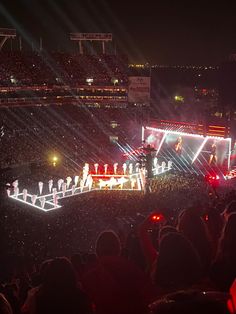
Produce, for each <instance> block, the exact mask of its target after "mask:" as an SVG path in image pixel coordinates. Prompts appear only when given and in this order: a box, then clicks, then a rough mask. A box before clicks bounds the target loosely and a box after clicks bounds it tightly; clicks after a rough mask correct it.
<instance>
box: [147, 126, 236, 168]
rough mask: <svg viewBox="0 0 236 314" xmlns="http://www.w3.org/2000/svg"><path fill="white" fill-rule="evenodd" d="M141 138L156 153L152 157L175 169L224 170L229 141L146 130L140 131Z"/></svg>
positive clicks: (228, 152) (173, 132) (158, 130)
mask: <svg viewBox="0 0 236 314" xmlns="http://www.w3.org/2000/svg"><path fill="white" fill-rule="evenodd" d="M143 136H144V141H145V144H146V145H151V146H152V147H153V148H154V149H155V150H156V156H157V157H158V158H159V159H161V160H166V161H168V160H172V161H173V163H174V167H175V168H176V169H179V170H188V169H189V168H193V167H194V168H195V167H197V168H198V169H202V170H203V172H208V171H209V169H211V168H213V167H217V168H220V169H223V168H224V169H227V168H228V162H229V157H230V156H229V154H230V143H231V140H230V139H224V138H213V137H210V136H206V137H204V136H201V135H197V134H188V133H184V132H176V131H165V130H160V129H154V128H149V127H146V128H144V133H143ZM204 170H206V171H204Z"/></svg>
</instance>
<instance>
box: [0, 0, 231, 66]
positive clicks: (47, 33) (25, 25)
mask: <svg viewBox="0 0 236 314" xmlns="http://www.w3.org/2000/svg"><path fill="white" fill-rule="evenodd" d="M219 2H220V3H217V2H213V1H207V0H205V1H204V2H203V1H188V2H187V1H186V2H183V1H170V0H169V1H168V0H162V1H159V0H156V1H148V0H146V1H144V0H137V1H129V0H126V1H123V0H120V1H119V0H116V1H114V0H110V1H109V0H91V1H80V0H57V1H55V0H48V1H43V0H41V1H40V0H1V1H0V27H14V28H16V29H17V31H18V33H19V34H21V36H22V38H23V39H24V40H25V41H28V43H30V42H31V41H32V39H33V40H36V41H38V40H39V37H40V36H41V37H42V38H43V43H44V48H47V49H53V48H55V49H60V50H65V51H66V50H70V49H71V46H72V44H71V42H70V41H69V39H68V38H69V36H68V34H69V32H73V31H74V32H76V31H77V32H112V33H113V38H114V44H116V47H117V51H118V52H120V53H125V54H127V55H128V56H129V59H130V61H131V62H150V63H152V64H183V65H185V64H208V65H216V64H218V63H220V62H221V61H222V60H223V59H224V58H225V57H227V55H229V54H230V53H233V52H236V18H235V12H236V4H233V2H234V3H235V1H219ZM16 45H17V42H16V41H15V43H13V46H16Z"/></svg>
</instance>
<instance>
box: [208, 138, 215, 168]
mask: <svg viewBox="0 0 236 314" xmlns="http://www.w3.org/2000/svg"><path fill="white" fill-rule="evenodd" d="M216 162H217V156H216V143H215V142H214V143H213V144H212V145H211V150H210V158H209V162H208V163H209V165H212V164H216Z"/></svg>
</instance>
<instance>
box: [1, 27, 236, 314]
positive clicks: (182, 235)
mask: <svg viewBox="0 0 236 314" xmlns="http://www.w3.org/2000/svg"><path fill="white" fill-rule="evenodd" d="M0 36H1V38H2V41H1V44H0V145H1V156H0V180H1V181H0V185H1V205H0V220H1V230H2V231H3V242H2V245H1V270H0V271H1V275H0V277H1V290H2V292H3V293H4V295H5V296H6V298H8V301H9V300H10V296H12V289H13V288H14V287H12V286H10V283H11V285H13V283H14V281H11V280H13V278H14V279H16V278H18V277H17V276H19V274H20V273H21V274H22V276H25V275H26V273H27V274H29V277H30V276H31V279H29V278H28V279H27V280H28V281H27V285H28V286H27V289H28V290H29V289H30V288H33V289H34V288H35V287H38V286H40V285H41V284H43V282H44V281H43V280H44V279H43V278H44V277H43V276H42V274H41V275H40V276H39V274H40V271H42V269H41V270H40V268H39V265H40V264H41V263H42V262H43V261H44V262H45V261H51V262H48V263H49V264H50V263H52V264H51V265H53V263H55V265H56V263H57V262H58V270H59V269H60V267H62V268H63V267H65V265H64V266H63V263H66V262H65V261H67V259H70V263H72V264H73V267H74V268H75V269H74V271H75V272H76V276H77V277H78V278H79V281H80V282H81V286H83V287H84V291H85V292H86V294H87V295H88V296H89V298H90V299H91V304H89V306H88V307H87V308H86V307H85V308H86V310H85V311H84V312H73V311H72V312H71V313H93V311H92V309H93V306H94V304H95V308H97V312H96V311H94V312H95V313H104V314H106V313H114V314H115V313H131V314H132V313H140V314H144V313H149V310H148V309H150V306H149V307H148V305H150V304H152V302H153V301H154V300H155V299H156V295H158V296H162V295H163V294H165V293H170V292H176V291H181V290H185V289H189V288H193V287H194V288H195V287H197V289H198V290H199V295H200V294H201V291H203V290H204V289H205V290H207V291H208V290H210V291H214V293H216V292H215V291H220V292H219V294H220V297H219V298H220V301H219V303H220V304H221V305H222V304H223V305H225V304H226V303H227V302H225V300H226V301H228V300H229V297H228V295H227V296H226V297H225V295H223V292H222V291H224V292H225V293H226V291H228V290H229V288H230V286H231V285H232V283H233V280H234V278H235V277H236V272H235V266H232V261H233V263H234V262H235V261H236V257H235V251H236V250H235V251H234V249H235V244H232V242H230V241H231V240H232V239H231V240H229V239H228V241H229V242H228V243H229V246H227V247H225V246H224V245H225V242H223V240H222V239H223V237H224V236H225V238H226V237H227V235H228V234H224V232H226V231H225V230H226V228H227V226H228V225H229V224H231V225H230V226H231V228H232V229H230V230H229V231H228V232H229V233H230V237H231V238H233V236H234V233H235V230H236V228H235V222H236V220H235V215H236V214H235V212H236V193H235V180H236V179H235V176H236V169H235V155H236V148H235V144H234V139H235V135H234V134H233V133H232V130H231V128H230V125H229V124H228V123H225V121H223V120H222V119H221V120H217V119H216V115H214V118H213V117H212V119H211V120H209V119H208V120H206V119H205V120H203V119H200V118H199V117H200V116H201V115H202V111H201V108H200V106H199V108H200V109H199V112H195V113H194V118H192V120H190V118H189V117H190V116H191V114H189V112H188V111H184V110H185V109H183V102H184V101H183V97H182V96H178V95H176V96H175V98H174V100H173V103H172V104H171V105H170V107H169V109H171V108H172V107H171V106H172V105H173V106H174V107H175V110H176V112H177V111H178V110H179V111H178V112H181V117H182V118H180V116H179V115H178V114H175V113H174V111H171V110H169V109H168V110H169V113H167V111H168V110H167V106H166V105H164V103H165V102H166V101H167V100H166V99H165V102H164V100H163V99H164V98H163V99H162V100H160V99H159V98H158V99H159V102H157V97H156V93H157V88H156V85H155V82H156V80H157V77H158V75H160V77H161V75H162V74H161V73H162V71H163V68H161V70H160V69H159V68H158V70H157V72H155V67H152V66H151V65H148V64H145V65H135V64H130V63H129V60H128V57H127V56H126V55H121V54H117V53H116V52H114V51H113V52H112V53H111V52H110V46H109V45H111V43H112V40H113V35H112V34H111V33H70V34H68V37H69V38H70V40H71V41H73V42H74V43H75V45H76V49H75V51H74V52H73V53H69V52H50V51H47V50H45V49H43V47H39V49H35V50H34V51H29V50H27V51H24V50H23V49H22V47H21V46H20V47H19V48H20V49H18V50H10V51H9V50H5V49H4V44H5V43H6V42H7V41H9V40H16V38H17V33H16V30H14V29H4V28H2V29H0ZM87 43H90V45H93V44H94V45H95V43H96V45H99V46H100V47H99V50H98V51H95V50H93V53H92V54H91V53H88V52H87V50H86V49H87V48H86V47H87ZM108 51H109V52H108ZM191 71H192V69H191ZM209 71H215V69H213V70H212V69H210V70H209ZM165 75H167V74H166V72H165ZM165 75H163V77H164V80H165V79H166V77H165ZM170 77H171V78H172V79H173V75H172V74H171V75H170ZM160 86H161V84H160V85H159V87H160ZM196 90H197V89H196V87H195V93H196V95H197V96H196V97H200V96H199V95H201V96H202V97H203V94H202V92H201V90H200V89H199V90H197V91H196ZM204 93H205V92H204ZM209 93H210V92H209ZM211 95H213V96H212V97H215V93H213V92H212V94H211ZM159 96H160V95H159ZM159 96H158V97H159ZM208 96H209V94H208ZM181 97H182V98H181ZM209 97H210V96H209ZM197 99H198V98H197ZM211 101H212V99H211ZM156 106H159V109H158V110H155V107H156ZM178 106H179V107H178ZM178 108H180V109H178ZM213 109H215V107H214V106H213V105H212V110H213ZM181 110H183V111H181ZM188 110H189V109H188ZM185 113H186V115H185ZM173 116H174V118H175V119H174V118H173ZM191 117H192V116H191ZM233 221H234V222H233ZM228 228H230V227H228ZM228 236H229V235H228ZM103 237H104V238H103ZM106 237H107V238H106ZM99 241H100V242H99ZM225 241H227V240H225ZM218 243H219V245H221V250H222V251H223V250H225V251H226V252H225V255H224V258H225V260H224V262H225V264H221V262H222V260H221V258H222V255H220V256H218ZM165 246H166V247H165ZM168 246H170V247H168ZM165 250H166V252H165ZM168 250H169V251H168ZM227 250H228V251H227ZM169 252H172V253H171V254H172V255H171V254H170V253H169ZM233 252H234V253H233ZM227 254H229V255H227ZM180 255H181V258H180ZM58 256H60V258H58V260H57V259H55V258H56V257H58ZM62 256H63V258H62ZM64 256H66V258H64ZM225 256H227V257H225ZM228 256H230V258H229V260H230V261H229V260H228V259H227V258H228ZM156 259H157V265H158V266H157V268H156V270H155V278H152V272H153V267H154V263H155V261H156ZM124 261H125V262H124ZM60 263H62V264H61V265H60ZM96 263H100V264H98V265H99V267H102V269H103V271H104V272H106V274H105V275H104V277H102V276H103V275H102V274H103V273H102V272H101V269H100V268H99V269H97V268H96V267H97V266H96ZM227 263H228V264H227ZM101 265H102V266H101ZM173 265H174V266H173ZM222 265H223V266H222ZM67 266H68V265H67ZM47 267H49V269H50V266H47ZM106 267H107V269H106ZM123 268H124V272H122V271H123ZM223 271H225V272H226V273H227V275H225V277H224V276H223V277H222V272H223ZM62 272H63V270H62ZM98 274H99V276H100V275H101V278H102V279H101V282H100V279H98V280H97V281H96V280H95V281H94V282H92V278H93V277H94V276H95V278H97V277H96V276H98ZM111 274H112V276H111ZM54 275H55V274H54ZM52 276H53V275H52ZM110 276H111V277H112V278H110ZM113 276H114V278H115V279H114V278H113ZM119 276H120V278H119V279H118V277H119ZM125 276H128V277H127V278H129V279H127V280H125V278H123V277H125ZM136 276H137V277H136ZM62 277H63V276H62ZM22 278H23V277H22ZM22 278H21V279H20V280H22V281H21V283H22V282H23V279H22ZM135 278H136V279H137V283H136V279H135ZM150 278H152V280H151V279H150ZM53 280H54V281H53V285H54V287H55V285H56V284H55V283H56V282H57V280H56V279H55V278H54V279H53ZM103 280H104V281H107V287H108V288H107V289H105V288H104V285H103V283H102V282H103ZM119 280H120V281H119ZM126 284H128V288H127V289H125V293H126V294H127V295H126V294H125V293H124V295H123V294H122V289H123V288H124V286H125V285H126ZM136 284H137V286H136V287H135V285H136ZM8 285H9V287H8ZM62 285H63V282H62ZM94 285H95V286H94ZM96 285H97V287H98V289H97V290H99V287H100V288H101V290H102V292H101V295H99V293H98V292H97V291H96V289H95V287H96ZM99 285H100V286H99ZM129 285H130V286H129ZM110 286H111V291H112V292H109V289H110ZM136 288H137V289H136ZM21 289H22V291H23V292H24V294H22V295H21V296H18V297H17V298H15V299H14V302H15V303H14V302H13V301H12V303H13V304H17V306H18V310H19V311H18V312H17V310H14V311H15V312H13V313H43V312H40V311H39V312H37V311H36V312H31V309H30V305H29V303H28V298H27V297H26V296H27V293H26V292H27V289H25V291H24V290H23V288H22V287H21ZM129 289H130V291H132V292H133V293H130V291H129ZM126 290H127V291H126ZM115 293H117V294H118V297H117V300H116V298H115V297H114V294H115ZM129 293H130V294H129ZM221 293H222V294H221ZM110 295H111V299H112V301H111V304H108V305H107V303H106V302H107V301H106V297H105V296H110ZM34 297H35V296H34ZM53 297H55V295H54V296H53ZM67 297H68V296H67ZM201 297H202V295H201ZM12 298H13V296H12ZM68 298H69V297H68ZM81 298H82V297H81ZM132 298H133V299H132ZM36 299H37V293H36ZM69 299H70V298H69ZM90 299H89V300H90ZM216 299H217V297H216V296H215V297H214V300H216ZM120 300H121V303H120V305H119V306H118V307H117V311H115V310H114V307H115V306H116V305H117V304H119V302H120ZM9 302H10V301H9ZM70 302H72V301H70ZM108 303H109V302H108ZM136 303H137V304H136ZM135 304H136V305H137V306H136V305H135ZM223 305H222V306H223ZM47 310H48V309H47ZM53 311H54V310H52V312H51V313H54V312H53ZM45 313H48V312H45ZM55 313H63V314H64V313H66V312H60V311H59V310H58V309H57V312H55ZM68 313H69V312H68ZM150 313H154V312H150ZM157 313H159V312H157ZM160 313H161V312H160ZM166 313H167V312H166ZM168 313H169V312H168ZM209 313H210V312H209ZM214 313H215V312H214ZM221 313H223V312H221ZM225 313H226V312H225ZM232 313H233V312H232Z"/></svg>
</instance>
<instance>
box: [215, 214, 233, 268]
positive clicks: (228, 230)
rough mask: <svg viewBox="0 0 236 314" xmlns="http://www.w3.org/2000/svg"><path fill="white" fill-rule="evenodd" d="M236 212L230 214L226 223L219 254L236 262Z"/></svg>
mask: <svg viewBox="0 0 236 314" xmlns="http://www.w3.org/2000/svg"><path fill="white" fill-rule="evenodd" d="M235 241H236V213H233V214H231V215H229V217H228V220H227V222H226V225H225V227H224V229H223V232H222V236H221V240H220V244H219V252H218V253H219V255H220V256H221V257H223V258H224V259H226V260H227V261H229V262H231V263H235V262H236V244H235Z"/></svg>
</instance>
